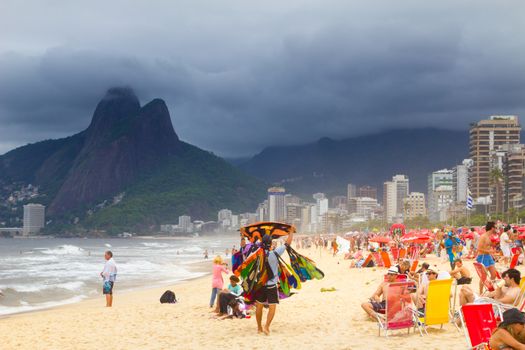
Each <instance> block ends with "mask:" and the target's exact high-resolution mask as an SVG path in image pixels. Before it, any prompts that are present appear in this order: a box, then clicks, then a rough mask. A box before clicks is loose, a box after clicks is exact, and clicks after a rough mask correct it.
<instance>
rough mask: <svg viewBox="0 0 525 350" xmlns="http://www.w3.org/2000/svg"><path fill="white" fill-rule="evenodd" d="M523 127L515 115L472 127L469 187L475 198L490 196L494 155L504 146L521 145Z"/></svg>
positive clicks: (503, 116)
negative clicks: (492, 158)
mask: <svg viewBox="0 0 525 350" xmlns="http://www.w3.org/2000/svg"><path fill="white" fill-rule="evenodd" d="M520 131H521V126H520V124H519V121H518V117H517V116H515V115H494V116H491V117H490V118H489V119H485V120H481V121H479V122H477V123H473V124H471V125H470V137H469V138H470V142H469V147H470V159H472V161H473V162H474V164H473V165H472V168H471V169H470V178H469V187H470V191H471V192H472V196H473V197H474V198H479V197H486V196H488V195H489V194H490V172H491V170H492V168H493V167H492V165H491V157H492V154H493V153H494V152H495V151H496V150H497V149H498V148H499V146H502V145H504V144H519V143H520Z"/></svg>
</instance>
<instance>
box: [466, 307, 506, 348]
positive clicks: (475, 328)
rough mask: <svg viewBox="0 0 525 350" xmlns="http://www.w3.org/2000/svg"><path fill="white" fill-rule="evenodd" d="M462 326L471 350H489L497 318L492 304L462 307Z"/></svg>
mask: <svg viewBox="0 0 525 350" xmlns="http://www.w3.org/2000/svg"><path fill="white" fill-rule="evenodd" d="M460 318H461V324H462V325H463V331H464V333H465V338H466V339H467V344H470V349H479V350H481V349H489V348H488V343H489V340H490V336H491V335H492V331H493V330H494V329H496V327H497V324H496V317H495V315H494V309H493V308H492V305H491V304H466V305H463V306H462V307H461V312H460Z"/></svg>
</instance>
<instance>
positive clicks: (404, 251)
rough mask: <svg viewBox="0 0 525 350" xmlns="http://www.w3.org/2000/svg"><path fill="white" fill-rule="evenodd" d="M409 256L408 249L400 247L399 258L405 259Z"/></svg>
mask: <svg viewBox="0 0 525 350" xmlns="http://www.w3.org/2000/svg"><path fill="white" fill-rule="evenodd" d="M406 256H407V249H406V248H401V249H399V260H401V259H404V258H405V257H406Z"/></svg>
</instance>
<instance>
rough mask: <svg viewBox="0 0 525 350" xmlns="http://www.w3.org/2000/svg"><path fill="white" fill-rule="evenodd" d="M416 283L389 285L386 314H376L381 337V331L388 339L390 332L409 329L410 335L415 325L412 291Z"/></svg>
mask: <svg viewBox="0 0 525 350" xmlns="http://www.w3.org/2000/svg"><path fill="white" fill-rule="evenodd" d="M414 286H415V282H413V281H408V282H396V283H390V284H389V285H388V287H387V288H388V292H387V299H386V307H385V314H384V315H383V314H378V313H376V317H377V326H378V328H379V335H380V336H381V330H383V331H385V336H386V337H388V331H390V330H399V329H405V328H406V329H407V330H408V333H410V328H411V327H413V325H414V319H413V317H412V310H411V308H410V306H411V305H412V298H411V295H410V291H411V290H413V288H414Z"/></svg>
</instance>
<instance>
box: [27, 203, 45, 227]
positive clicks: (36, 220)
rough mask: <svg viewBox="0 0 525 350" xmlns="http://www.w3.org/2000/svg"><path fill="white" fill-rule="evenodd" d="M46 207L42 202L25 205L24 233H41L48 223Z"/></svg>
mask: <svg viewBox="0 0 525 350" xmlns="http://www.w3.org/2000/svg"><path fill="white" fill-rule="evenodd" d="M45 212H46V207H45V206H43V205H41V204H33V203H30V204H26V205H24V229H23V232H24V235H30V234H35V233H39V232H40V230H41V229H43V228H44V226H45V224H46V213H45Z"/></svg>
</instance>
